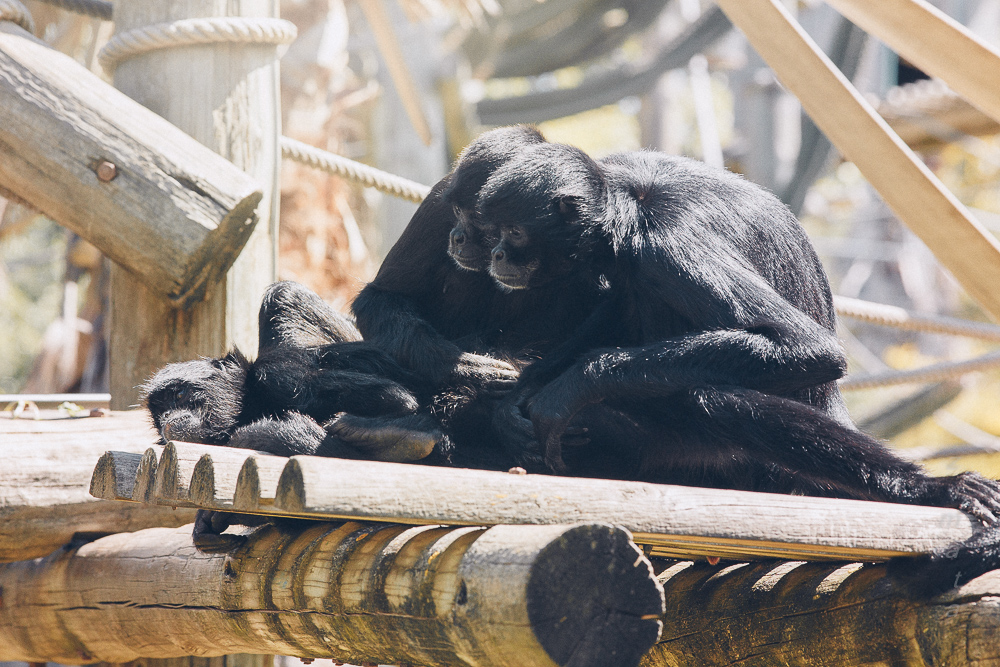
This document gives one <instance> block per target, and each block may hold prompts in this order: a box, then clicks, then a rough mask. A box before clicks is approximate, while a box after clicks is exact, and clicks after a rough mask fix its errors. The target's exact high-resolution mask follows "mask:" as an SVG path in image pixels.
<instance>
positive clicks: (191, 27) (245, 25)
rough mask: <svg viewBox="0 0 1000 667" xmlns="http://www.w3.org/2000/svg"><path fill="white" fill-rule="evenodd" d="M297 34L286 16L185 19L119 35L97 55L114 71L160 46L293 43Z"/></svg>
mask: <svg viewBox="0 0 1000 667" xmlns="http://www.w3.org/2000/svg"><path fill="white" fill-rule="evenodd" d="M295 36H296V28H295V24H294V23H292V22H291V21H285V20H283V19H270V18H245V17H240V16H223V17H215V18H202V19H183V20H180V21H172V22H170V23H155V24H153V25H148V26H144V27H142V28H136V29H135V30H129V31H128V32H126V33H122V34H118V35H115V36H114V37H112V38H111V41H109V42H108V43H107V45H106V46H105V47H104V48H103V49H101V52H100V53H99V54H97V60H98V62H100V63H101V67H103V68H104V70H105V71H107V72H111V71H113V70H114V68H115V66H117V65H118V63H120V62H121V61H123V60H125V59H127V58H131V57H133V56H137V55H140V54H143V53H148V52H149V51H155V50H156V49H165V48H169V47H176V46H191V45H192V44H219V43H226V42H238V43H243V44H247V43H249V44H276V45H277V44H290V43H291V42H293V41H294V40H295Z"/></svg>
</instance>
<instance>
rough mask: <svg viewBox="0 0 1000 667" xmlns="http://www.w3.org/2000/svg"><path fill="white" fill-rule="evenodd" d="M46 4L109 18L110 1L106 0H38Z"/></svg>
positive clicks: (104, 19) (100, 17) (105, 19)
mask: <svg viewBox="0 0 1000 667" xmlns="http://www.w3.org/2000/svg"><path fill="white" fill-rule="evenodd" d="M39 2H44V3H45V4H47V5H55V6H56V7H61V8H62V9H65V10H66V11H70V12H76V13H77V14H83V15H85V16H93V17H94V18H95V19H101V20H102V21H110V20H111V7H112V5H111V3H110V2H107V0H39Z"/></svg>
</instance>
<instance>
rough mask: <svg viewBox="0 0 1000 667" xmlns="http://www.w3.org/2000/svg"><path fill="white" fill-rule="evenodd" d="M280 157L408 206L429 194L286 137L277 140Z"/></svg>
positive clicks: (399, 178) (411, 183)
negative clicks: (384, 194) (391, 197)
mask: <svg viewBox="0 0 1000 667" xmlns="http://www.w3.org/2000/svg"><path fill="white" fill-rule="evenodd" d="M281 156H282V157H284V158H288V159H289V160H294V161H296V162H301V163H302V164H306V165H309V166H310V167H314V168H316V169H322V170H323V171H325V172H328V173H331V174H336V175H338V176H343V177H344V178H348V179H350V180H352V181H356V182H358V183H361V184H362V185H367V186H368V187H372V188H375V189H376V190H381V191H382V192H385V193H387V194H391V195H394V196H396V197H401V198H403V199H408V200H410V201H412V202H417V203H420V202H421V201H423V200H424V198H425V197H426V196H427V193H429V192H430V191H431V189H430V188H429V187H428V186H426V185H422V184H420V183H417V182H415V181H411V180H409V179H407V178H403V177H402V176H396V175H394V174H390V173H387V172H384V171H382V170H380V169H376V168H374V167H369V166H368V165H366V164H362V163H360V162H355V161H354V160H350V159H348V158H346V157H342V156H340V155H337V154H335V153H331V152H329V151H324V150H322V149H319V148H315V147H313V146H310V145H309V144H304V143H302V142H301V141H296V140H295V139H292V138H290V137H281Z"/></svg>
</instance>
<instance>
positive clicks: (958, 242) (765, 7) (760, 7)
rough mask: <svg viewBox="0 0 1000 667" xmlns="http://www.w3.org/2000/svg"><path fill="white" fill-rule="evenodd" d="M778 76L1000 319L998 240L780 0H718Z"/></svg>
mask: <svg viewBox="0 0 1000 667" xmlns="http://www.w3.org/2000/svg"><path fill="white" fill-rule="evenodd" d="M718 4H719V7H721V8H722V10H723V11H724V12H725V13H726V15H727V16H728V17H729V18H730V19H731V20H732V22H733V23H734V24H735V25H736V26H737V27H738V28H739V29H740V30H741V31H743V33H744V34H745V35H746V37H747V39H748V40H749V41H750V43H751V44H752V45H753V47H754V48H755V49H756V50H757V52H758V53H759V54H760V55H761V57H763V58H764V60H765V61H767V63H768V65H770V66H771V68H772V69H773V70H774V72H775V74H776V75H777V77H778V79H779V80H781V82H782V84H784V85H785V87H786V88H788V89H789V90H790V91H791V92H792V93H794V94H795V96H796V97H797V98H798V99H799V101H800V102H801V103H802V107H803V108H804V109H805V111H806V112H807V113H808V114H809V116H810V118H812V119H813V121H814V122H815V123H816V125H817V126H818V127H819V128H820V129H821V130H822V131H823V133H824V134H825V135H826V136H827V137H828V138H829V139H830V141H831V142H833V144H834V145H835V146H836V147H837V149H838V150H840V152H841V153H842V154H843V155H844V156H845V157H846V158H847V159H848V160H851V161H852V162H854V164H856V165H857V167H858V169H860V170H861V173H862V174H864V176H865V178H866V179H868V182H869V183H871V184H872V186H873V187H874V188H875V189H876V190H877V191H878V192H879V194H880V195H881V196H882V198H883V199H884V200H885V202H886V203H887V204H888V205H889V206H890V207H891V208H892V209H893V211H895V213H896V215H898V216H899V218H900V219H901V220H902V221H903V222H904V223H905V224H906V225H907V226H908V227H909V228H910V229H911V230H912V231H913V232H914V233H915V234H916V235H917V236H919V237H920V238H921V240H923V242H924V243H925V244H927V247H928V248H930V249H931V251H932V252H933V253H934V254H935V256H936V257H937V258H938V260H939V261H940V262H941V263H942V264H943V265H944V266H945V267H946V268H947V269H948V270H949V271H950V272H951V273H952V275H953V276H954V277H955V278H956V279H957V280H958V282H959V283H961V285H962V286H963V287H964V288H965V290H966V291H967V292H968V293H969V295H970V296H971V297H972V298H973V299H975V300H976V301H977V302H978V303H979V304H980V305H981V306H982V307H983V308H984V309H985V310H986V311H987V312H989V313H990V314H991V315H993V317H995V318H1000V290H998V289H996V286H997V285H1000V241H997V239H996V238H994V237H993V236H992V235H991V234H989V233H988V232H987V231H986V230H985V228H983V226H982V225H981V224H980V223H979V222H978V221H977V220H975V219H974V218H973V217H972V216H971V215H970V214H969V212H968V211H967V210H966V209H965V207H964V206H963V205H962V204H961V202H959V201H958V199H957V198H956V197H955V196H954V195H953V194H951V193H950V192H948V190H947V189H946V188H945V187H944V185H942V184H941V182H940V181H939V180H938V179H937V177H935V176H934V174H933V173H932V172H931V171H930V169H928V168H927V166H926V165H924V164H923V163H922V162H921V161H920V160H919V159H918V158H917V156H916V155H914V153H913V151H911V150H910V149H909V148H907V147H906V145H905V144H904V143H903V142H902V140H901V139H900V138H899V137H898V136H896V134H895V133H894V132H893V131H892V130H891V129H890V128H889V126H888V125H887V124H886V122H885V121H884V120H883V119H882V118H881V117H879V115H878V114H877V113H876V112H875V110H874V109H872V107H871V105H869V104H868V102H867V101H865V99H864V97H862V95H861V94H860V93H859V92H858V91H857V90H856V89H855V88H854V86H852V85H851V83H850V81H848V80H847V79H846V78H845V77H844V76H843V74H841V73H840V71H839V70H837V68H836V67H835V66H834V65H833V63H831V62H830V59H829V58H827V57H826V55H825V54H824V53H823V52H822V51H821V50H820V49H819V48H818V47H817V46H816V44H815V42H813V41H812V39H811V38H810V37H809V36H808V35H807V34H806V33H805V31H804V30H802V27H801V26H800V25H798V23H796V22H795V20H794V19H793V18H792V17H791V15H790V14H789V13H788V10H787V9H785V7H784V6H783V5H782V4H781V2H779V1H778V0H720V1H719V3H718Z"/></svg>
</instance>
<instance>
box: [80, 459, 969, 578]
mask: <svg viewBox="0 0 1000 667" xmlns="http://www.w3.org/2000/svg"><path fill="white" fill-rule="evenodd" d="M115 456H117V455H116V454H114V453H109V454H107V455H106V456H105V458H103V459H102V460H101V462H100V464H99V465H98V466H97V467H96V469H95V471H94V479H95V487H94V488H95V489H98V488H100V489H104V490H105V491H103V492H102V491H95V492H96V493H98V494H99V495H100V494H101V493H105V494H107V493H111V492H110V491H107V490H109V489H116V488H129V487H130V486H131V487H134V488H135V489H136V490H137V491H136V497H135V498H134V500H142V499H143V498H147V496H145V495H144V494H145V493H146V490H147V489H150V488H154V489H155V490H154V492H153V495H152V498H151V499H150V500H151V501H152V502H156V503H161V504H165V505H171V506H175V507H181V506H185V507H204V508H208V509H221V510H235V511H242V512H248V513H257V514H276V515H281V516H293V517H301V518H314V519H327V520H329V519H352V520H366V521H391V522H398V523H404V524H411V525H423V524H443V525H451V526H469V525H471V526H483V525H485V526H490V525H497V524H536V525H544V524H569V523H577V522H580V521H587V522H604V523H610V524H614V525H619V526H623V527H624V528H627V529H628V530H629V531H631V532H632V534H633V536H634V538H635V540H636V542H638V543H640V544H643V545H647V546H648V547H650V548H651V553H653V554H654V555H663V556H691V555H706V556H720V557H724V558H738V559H748V558H749V559H753V558H803V559H808V560H822V559H837V560H844V559H857V560H884V559H886V558H890V557H892V556H897V555H913V554H918V553H926V552H927V551H931V550H935V549H940V548H943V547H945V546H947V545H949V544H951V543H952V542H955V541H958V540H966V539H968V538H969V537H970V536H972V535H973V534H974V533H975V531H976V530H977V525H976V523H975V522H974V521H973V520H972V519H970V518H969V517H968V516H966V515H965V514H963V513H962V512H959V511H958V510H952V509H943V508H937V507H920V506H913V505H897V504H892V503H875V502H863V501H856V500H837V499H829V498H809V497H804V496H786V495H780V494H770V493H750V492H745V491H727V490H720V489H699V488H692V487H683V486H670V485H665V484H646V483H642V482H621V481H614V480H601V479H580V478H572V477H556V476H549V475H514V474H509V473H501V472H492V471H485V470H468V469H456V468H438V467H429V466H420V465H409V464H398V463H396V464H394V463H380V462H374V461H354V460H343V459H330V458H321V457H314V456H296V457H292V458H290V459H284V458H282V457H277V456H266V455H261V454H260V453H259V452H254V451H251V450H236V449H229V448H225V447H212V446H210V445H191V444H187V443H168V444H167V446H166V448H165V449H164V450H163V453H162V454H161V456H160V462H159V466H158V467H157V469H156V470H153V469H152V468H151V466H148V465H147V466H146V467H144V468H141V467H137V466H135V465H133V466H131V467H130V468H127V469H124V470H122V469H120V468H119V466H118V465H116V463H115V460H116V459H115ZM279 468H280V476H279ZM130 474H135V475H136V480H135V481H134V482H129V481H125V480H119V479H117V478H116V476H117V475H125V476H128V475H130ZM96 480H101V481H100V483H99V484H98V483H97V482H96ZM233 480H236V481H235V483H234V482H233ZM209 489H211V492H209V491H208V490H209ZM257 494H259V495H257ZM102 497H109V496H108V495H102ZM255 497H256V500H255ZM237 499H239V500H237ZM255 505H256V507H255Z"/></svg>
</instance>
